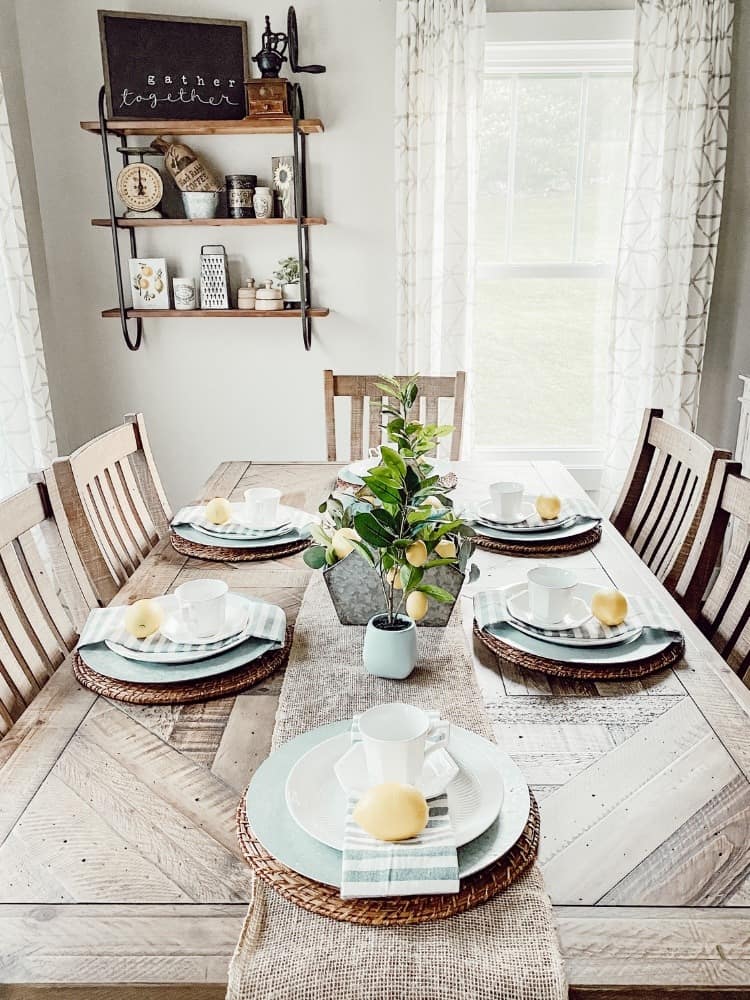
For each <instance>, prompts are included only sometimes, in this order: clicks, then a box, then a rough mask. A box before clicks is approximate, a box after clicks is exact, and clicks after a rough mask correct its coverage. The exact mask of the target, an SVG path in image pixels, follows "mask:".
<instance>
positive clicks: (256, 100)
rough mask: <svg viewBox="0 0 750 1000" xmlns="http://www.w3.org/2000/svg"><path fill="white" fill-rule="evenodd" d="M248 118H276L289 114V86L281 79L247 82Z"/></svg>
mask: <svg viewBox="0 0 750 1000" xmlns="http://www.w3.org/2000/svg"><path fill="white" fill-rule="evenodd" d="M245 90H246V92H247V116H248V118H276V117H282V116H286V115H288V114H289V84H288V82H287V81H286V80H283V79H281V78H279V79H272V78H265V79H264V78H261V79H260V80H248V81H247V83H246V84H245Z"/></svg>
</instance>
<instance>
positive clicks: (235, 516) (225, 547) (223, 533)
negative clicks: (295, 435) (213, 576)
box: [170, 486, 319, 562]
mask: <svg viewBox="0 0 750 1000" xmlns="http://www.w3.org/2000/svg"><path fill="white" fill-rule="evenodd" d="M244 497H245V498H244V503H233V502H230V501H229V500H226V499H225V498H224V497H214V498H213V499H212V500H210V501H209V502H208V503H207V504H198V505H192V506H189V507H183V508H182V509H181V510H179V511H178V512H177V514H176V515H175V516H174V517H173V518H172V522H171V524H170V540H171V542H172V546H173V547H174V548H175V549H176V550H177V551H178V552H180V553H181V554H182V555H188V556H192V557H194V558H198V559H213V560H219V561H223V562H246V561H252V560H257V559H275V558H281V557H282V556H286V555H291V554H293V553H295V552H301V551H303V550H304V549H306V548H307V546H308V545H309V544H310V527H311V525H313V524H315V523H317V522H318V521H319V518H318V517H317V516H316V515H314V514H308V513H307V512H306V511H303V510H298V509H297V508H295V507H288V506H285V505H283V504H282V503H281V491H280V490H277V489H274V488H272V487H266V486H254V487H251V488H250V489H248V490H245V494H244Z"/></svg>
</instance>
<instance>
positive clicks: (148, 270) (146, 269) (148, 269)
mask: <svg viewBox="0 0 750 1000" xmlns="http://www.w3.org/2000/svg"><path fill="white" fill-rule="evenodd" d="M141 271H142V272H143V273H144V274H147V275H148V276H149V277H150V276H151V275H152V274H153V273H154V269H153V267H150V266H149V265H148V264H144V265H143V267H142V268H141Z"/></svg>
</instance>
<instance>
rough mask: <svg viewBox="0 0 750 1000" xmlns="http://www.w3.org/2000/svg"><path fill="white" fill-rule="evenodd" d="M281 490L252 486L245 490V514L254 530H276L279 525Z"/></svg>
mask: <svg viewBox="0 0 750 1000" xmlns="http://www.w3.org/2000/svg"><path fill="white" fill-rule="evenodd" d="M280 500H281V490H275V489H273V488H272V487H270V486H252V487H251V488H250V489H249V490H245V513H246V514H247V519H248V521H249V522H250V524H251V525H252V526H253V527H254V528H275V527H276V525H277V524H278V523H279V501H280Z"/></svg>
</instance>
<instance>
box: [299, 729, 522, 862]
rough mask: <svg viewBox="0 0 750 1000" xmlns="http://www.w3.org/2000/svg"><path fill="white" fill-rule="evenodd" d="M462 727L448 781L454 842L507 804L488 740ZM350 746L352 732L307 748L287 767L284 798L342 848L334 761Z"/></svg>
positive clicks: (318, 834) (342, 810)
mask: <svg viewBox="0 0 750 1000" xmlns="http://www.w3.org/2000/svg"><path fill="white" fill-rule="evenodd" d="M462 732H463V731H462V730H456V729H455V727H454V728H453V729H452V730H451V738H450V742H449V751H450V754H451V757H453V759H454V760H455V761H456V763H457V764H458V766H459V769H460V770H459V773H458V775H457V776H456V777H455V778H454V779H453V781H452V782H451V783H450V784H449V785H448V788H447V793H448V808H449V810H450V816H451V822H452V824H453V832H454V834H455V836H456V846H457V847H462V846H463V845H464V844H468V843H469V842H470V841H472V840H474V839H475V838H476V837H479V836H480V834H482V833H484V831H485V830H486V829H487V828H488V827H489V826H491V825H492V823H493V822H494V821H495V820H496V819H497V816H498V814H499V812H500V808H501V806H502V804H503V795H504V786H503V778H502V775H501V773H500V771H499V770H498V767H497V763H496V761H495V760H494V759H493V756H492V751H493V747H492V745H491V744H489V743H487V742H486V741H482V744H479V745H478V744H477V743H475V742H473V741H467V740H465V739H464V738H463V736H462ZM350 746H351V737H350V735H349V733H348V732H344V733H341V734H340V735H339V736H334V737H333V738H332V739H330V740H325V741H324V742H323V743H319V744H318V745H317V746H315V747H313V748H312V749H311V750H309V751H308V752H307V753H306V754H305V755H304V756H303V757H302V758H301V759H300V760H299V761H298V762H297V763H296V764H295V765H294V767H293V768H292V770H291V771H290V772H289V777H288V778H287V781H286V804H287V808H288V809H289V812H290V813H291V816H292V818H293V819H294V821H295V822H296V823H297V824H298V825H299V826H300V827H301V829H303V830H304V831H305V833H307V834H309V835H310V836H311V837H313V838H314V839H315V840H318V841H320V843H321V844H325V845H326V846H328V847H332V848H334V849H335V850H339V851H340V850H343V846H344V822H345V819H346V809H347V795H346V793H345V792H344V790H343V788H342V787H341V786H340V784H339V782H338V780H337V778H336V774H335V772H334V766H335V764H336V762H337V761H338V760H339V759H340V758H341V757H342V756H343V755H344V753H346V751H347V750H348V749H349V747H350Z"/></svg>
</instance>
